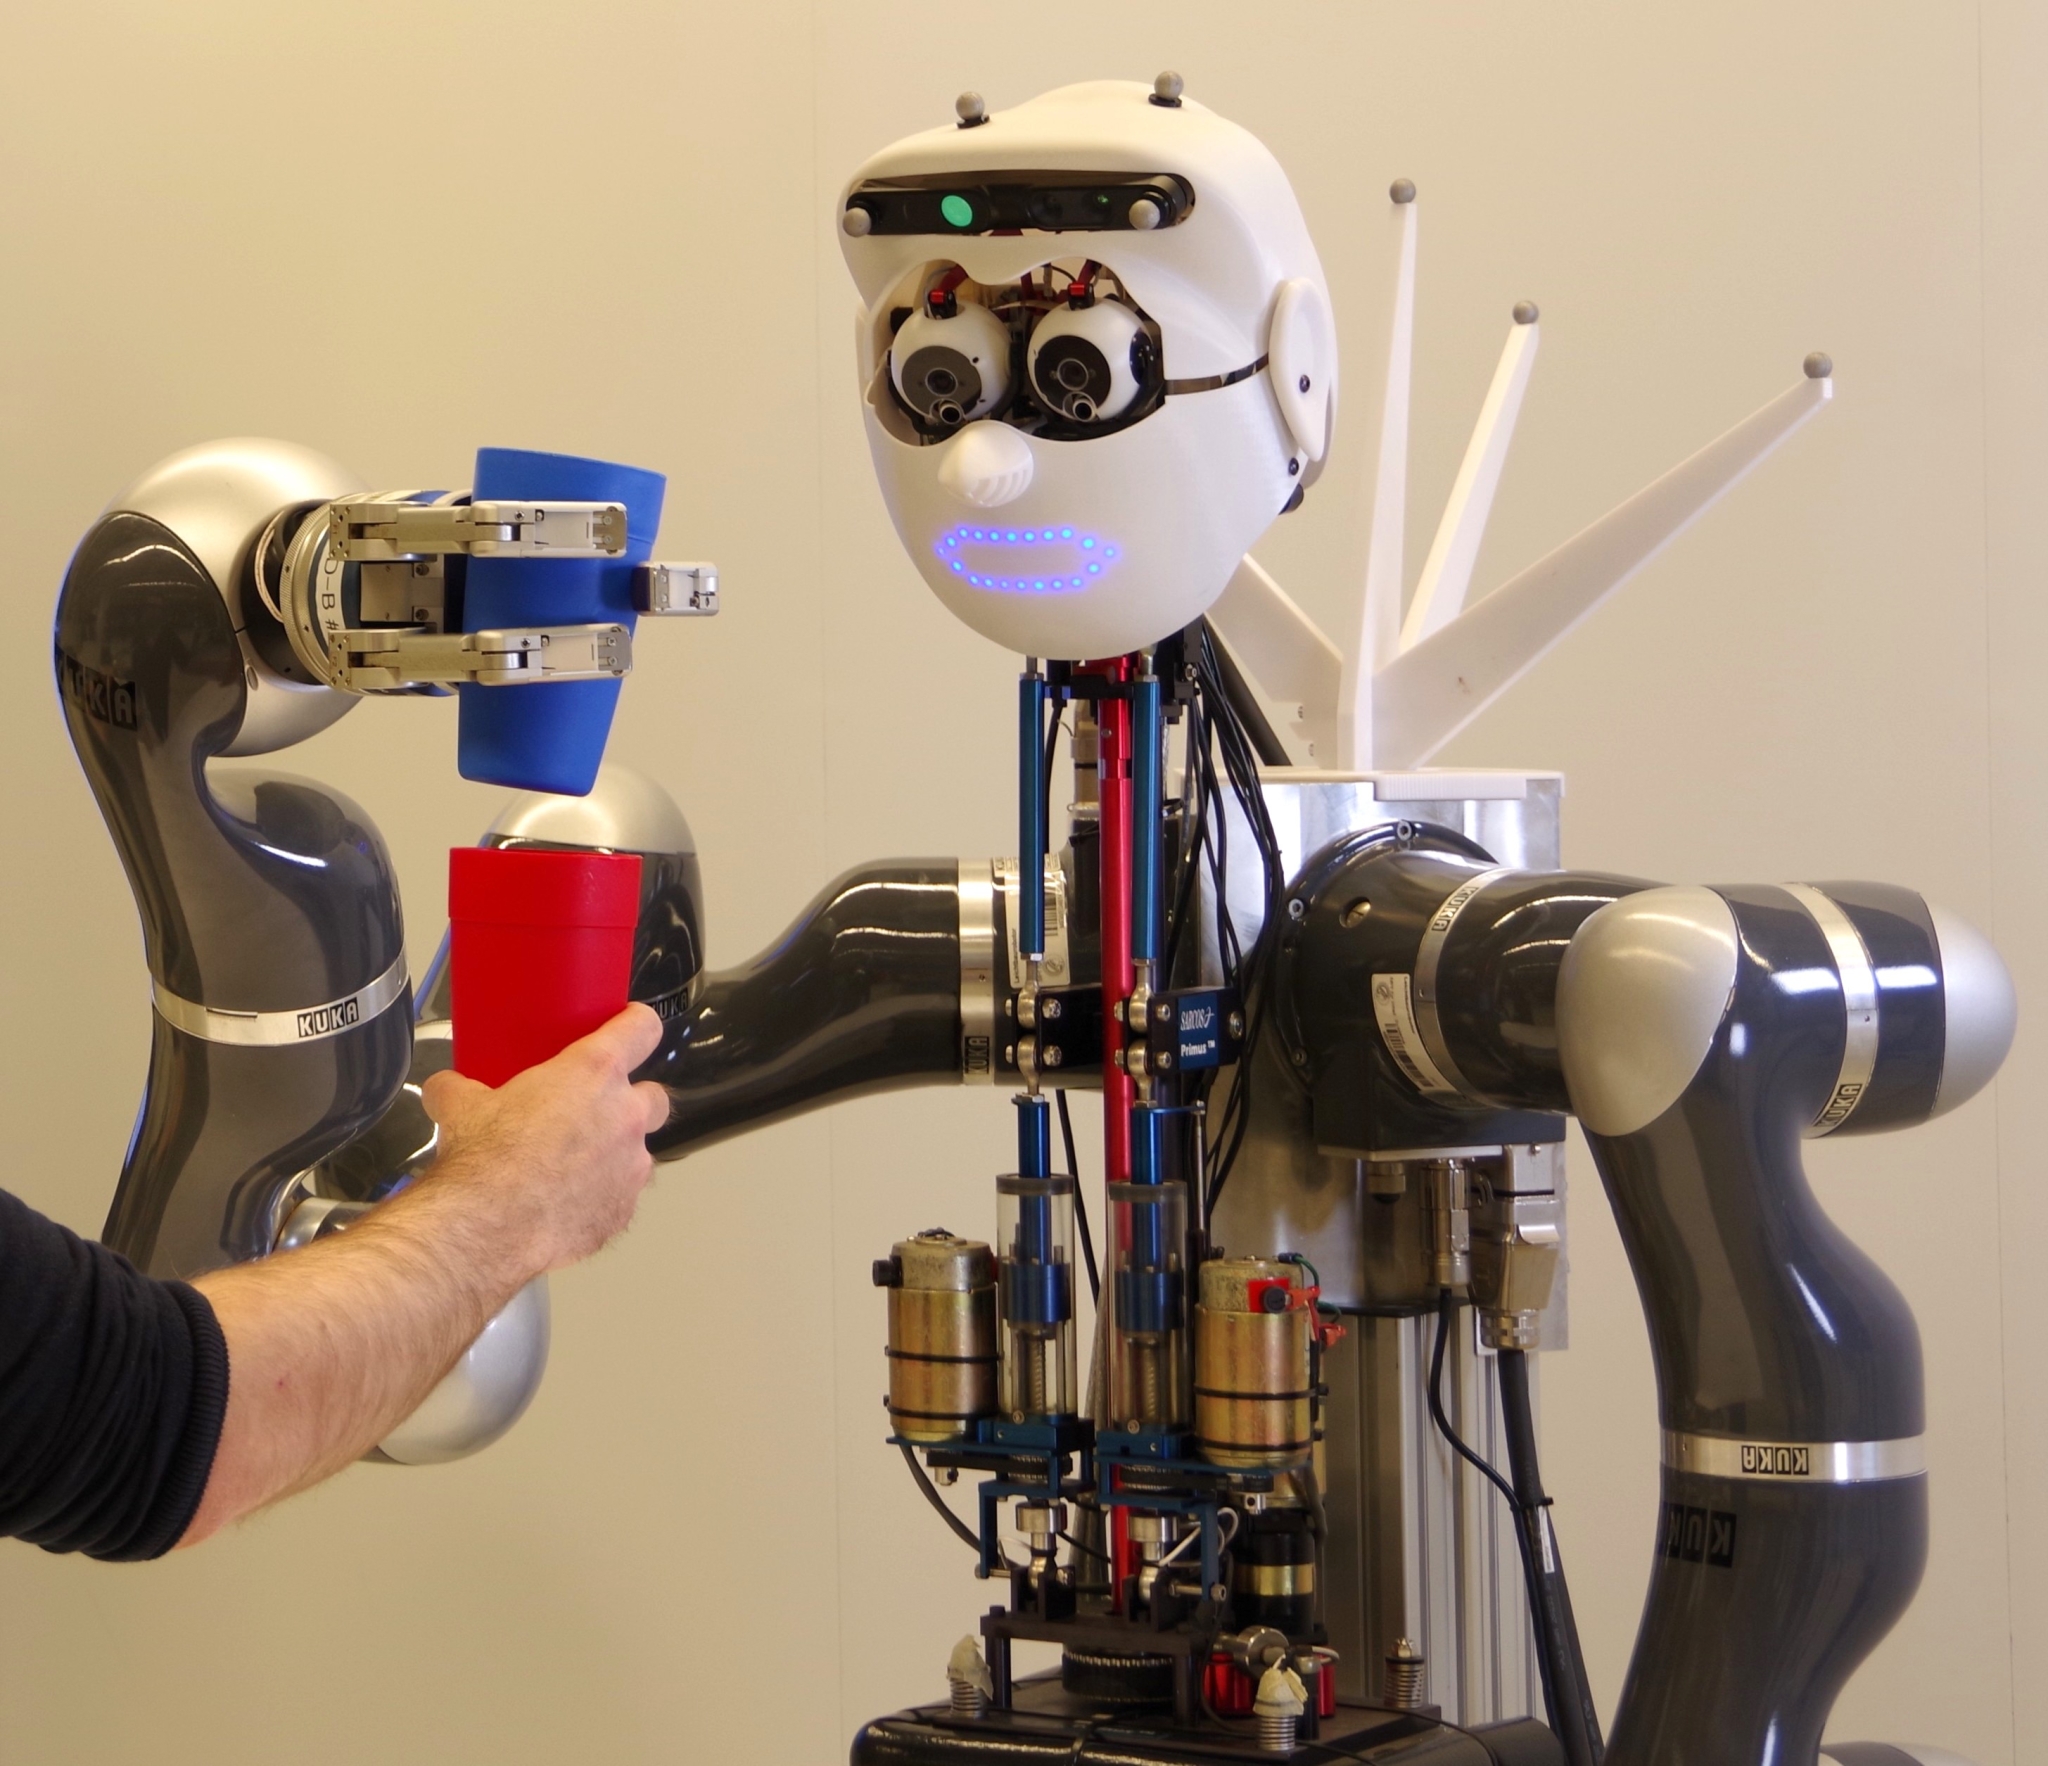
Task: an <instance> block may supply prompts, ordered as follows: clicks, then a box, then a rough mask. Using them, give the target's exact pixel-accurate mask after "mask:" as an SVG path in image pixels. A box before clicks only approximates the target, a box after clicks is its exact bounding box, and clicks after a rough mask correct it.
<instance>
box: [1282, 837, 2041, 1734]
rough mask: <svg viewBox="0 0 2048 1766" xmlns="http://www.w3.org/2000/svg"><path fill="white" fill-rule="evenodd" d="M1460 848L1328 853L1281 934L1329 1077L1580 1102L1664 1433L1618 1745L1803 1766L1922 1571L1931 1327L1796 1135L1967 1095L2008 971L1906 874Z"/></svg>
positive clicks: (1430, 1093)
mask: <svg viewBox="0 0 2048 1766" xmlns="http://www.w3.org/2000/svg"><path fill="white" fill-rule="evenodd" d="M1464 848H1465V843H1464V842H1463V841H1461V840H1459V839H1458V838H1457V837H1455V836H1451V835H1449V834H1447V833H1445V832H1444V831H1442V830H1434V829H1427V828H1415V829H1411V830H1410V831H1409V833H1408V834H1407V835H1406V836H1405V837H1403V836H1399V835H1396V836H1394V837H1391V838H1385V839H1381V840H1378V841H1371V842H1360V841H1353V842H1351V843H1349V850H1348V851H1347V850H1346V849H1345V847H1343V846H1340V847H1339V848H1338V849H1337V850H1336V851H1334V852H1332V853H1330V854H1327V855H1326V856H1325V859H1324V861H1323V864H1322V866H1321V876H1320V878H1319V879H1316V878H1311V881H1312V882H1314V883H1315V884H1316V886H1315V887H1314V888H1313V890H1312V891H1311V892H1310V893H1309V908H1308V912H1307V914H1306V916H1305V918H1304V921H1303V923H1302V927H1301V930H1300V931H1299V933H1298V935H1296V936H1295V937H1294V938H1293V940H1292V947H1293V948H1292V950H1291V953H1290V957H1291V972H1292V974H1293V975H1294V976H1295V977H1296V978H1297V985H1296V992H1297V994H1298V996H1299V999H1300V1011H1301V1029H1302V1036H1303V1046H1304V1047H1305V1048H1306V1049H1307V1050H1308V1051H1309V1056H1310V1062H1309V1064H1310V1069H1311V1072H1312V1074H1313V1075H1314V1077H1313V1078H1312V1081H1311V1088H1312V1090H1313V1091H1314V1094H1315V1096H1316V1097H1317V1099H1318V1100H1322V1099H1323V1098H1324V1097H1325V1096H1326V1095H1329V1094H1332V1093H1333V1092H1334V1091H1335V1089H1336V1088H1337V1087H1338V1086H1341V1085H1345V1084H1355V1083H1356V1082H1357V1080H1359V1079H1360V1078H1363V1079H1364V1081H1365V1083H1366V1085H1367V1086H1368V1087H1369V1088H1374V1089H1375V1090H1376V1092H1377V1093H1379V1094H1402V1093H1405V1097H1406V1100H1407V1101H1408V1102H1409V1104H1410V1106H1411V1108H1412V1109H1413V1110H1414V1111H1415V1112H1417V1123H1418V1124H1419V1123H1420V1122H1422V1121H1423V1120H1425V1119H1426V1118H1430V1117H1434V1116H1435V1114H1436V1113H1437V1112H1442V1113H1443V1117H1442V1119H1443V1120H1444V1121H1447V1122H1456V1121H1458V1120H1460V1119H1462V1120H1463V1121H1465V1122H1466V1123H1468V1124H1470V1125H1471V1126H1470V1127H1469V1128H1468V1129H1467V1130H1466V1135H1467V1138H1470V1139H1473V1140H1481V1141H1484V1140H1490V1139H1492V1138H1493V1137H1494V1135H1495V1133H1496V1132H1497V1126H1483V1124H1484V1120H1485V1117H1486V1116H1487V1115H1488V1114H1491V1113H1494V1112H1498V1111H1501V1110H1537V1111H1569V1112H1571V1113H1574V1114H1576V1115H1578V1116H1579V1118H1580V1120H1581V1122H1582V1124H1583V1125H1584V1127H1585V1129H1586V1131H1587V1136H1588V1140H1589V1142H1590V1144H1591V1146H1592V1150H1593V1156H1594V1160H1595V1163H1596V1164H1597V1166H1598V1167H1599V1170H1600V1174H1601V1178H1602V1181H1603V1183H1604V1184H1605V1186H1606V1190H1607V1194H1608V1197H1609V1200H1610V1202H1611V1204H1612V1205H1613V1207H1614V1210H1615V1214H1616V1218H1617V1220H1618V1222H1619V1224H1620V1227H1621V1232H1622V1238H1623V1242H1624V1244H1625V1246H1626V1249H1627V1252H1628V1256H1629V1260H1630V1264H1631V1266H1632V1268H1633V1270H1634V1272H1635V1277H1636V1282H1637V1286H1638V1289H1639V1291H1640V1293H1641V1296H1642V1301H1643V1308H1644V1313H1645V1316H1646V1318H1647V1320H1648V1323H1649V1326H1650V1337H1651V1344H1652V1350H1653V1354H1654V1358H1655V1363H1656V1369H1657V1381H1658V1393H1659V1413H1660V1421H1661V1423H1662V1426H1663V1468H1664V1471H1663V1476H1664V1511H1663V1520H1662V1526H1661V1530H1660V1534H1659V1538H1658V1543H1657V1560H1656V1564H1655V1568H1654V1571H1653V1574H1652V1580H1651V1586H1650V1593H1649V1598H1648V1603H1647V1606H1646V1609H1645V1612H1644V1616H1643V1621H1642V1627H1641V1631H1640V1634H1639V1636H1638V1639H1637V1645H1636V1652H1635V1656H1634V1660H1633V1663H1632V1665H1631V1668H1630V1672H1629V1676H1628V1681H1627V1684H1626V1686H1625V1687H1624V1690H1623V1693H1622V1698H1621V1704H1620V1709H1619V1712H1618V1715H1617V1718H1616V1722H1615V1728H1614V1735H1613V1738H1612V1742H1611V1745H1610V1747H1609V1750H1608V1755H1607V1757H1608V1759H1609V1760H1611V1761H1613V1762H1616V1763H1617V1766H1619V1763H1621V1762H1628V1763H1629V1766H1634V1763H1636V1762H1643V1763H1645V1766H1647V1763H1649V1762H1653V1761H1654V1762H1659V1763H1670V1762H1680V1763H1683V1766H1695V1763H1707V1762H1712V1763H1715V1766H1720V1763H1724V1762H1726V1763H1730V1766H1733V1763H1736V1762H1741V1763H1743V1766H1749V1763H1751V1762H1757V1761H1763V1760H1770V1759H1792V1760H1797V1759H1810V1758H1812V1757H1813V1755H1814V1751H1815V1750H1816V1749H1817V1748H1818V1746H1819V1743H1820V1737H1821V1730H1822V1727H1823V1725H1824V1723H1825V1721H1826V1718H1827V1715H1828V1712H1829V1709H1830V1708H1831V1706H1832V1705H1833V1702H1834V1699H1835V1697H1836V1695H1837V1694H1838V1693H1839V1691H1840V1690H1841V1687H1842V1685H1843V1684H1844V1682H1845V1681H1846V1680H1847V1678H1848V1676H1849V1674H1850V1673H1851V1671H1852V1670H1853V1669H1854V1668H1855V1666H1856V1665H1857V1663H1858V1662H1860V1661H1861V1660H1862V1659H1863V1658H1864V1656H1866V1655H1867V1654H1868V1653H1869V1651H1870V1650H1871V1649H1872V1648H1873V1647H1874V1646H1875V1644H1876V1643H1877V1641H1878V1640H1879V1639H1880V1638H1881V1637H1882V1636H1883V1635H1884V1634H1885V1633H1886V1632H1887V1631H1888V1630H1889V1629H1890V1628H1891V1626H1892V1624H1893V1622H1894V1621H1895V1620H1896V1619H1897V1617H1898V1616H1899V1614H1900V1613H1901V1612H1902V1611H1903V1610H1904V1608H1905V1606H1906V1604H1907V1602H1908V1601H1909V1600H1910V1599H1911V1596H1912V1594H1913V1591H1914V1589H1915V1587H1916V1586H1917V1585H1918V1582H1919V1579H1920V1573H1921V1569H1922V1566H1923V1563H1924V1560H1925V1556H1926V1549H1927V1506H1926V1505H1927V1497H1926V1479H1925V1476H1924V1473H1925V1470H1926V1459H1925V1454H1924V1449H1923V1443H1922V1431H1923V1429H1924V1411H1923V1401H1922V1391H1921V1364H1920V1344H1919V1337H1918V1333H1917V1331H1916V1329H1915V1327H1914V1323H1913V1318H1912V1315H1911V1313H1910V1311H1909V1310H1908V1309H1907V1306H1906V1303H1905V1301H1904V1300H1903V1299H1902V1298H1901V1297H1900V1295H1899V1293H1898V1291H1897V1290H1896V1288H1894V1287H1893V1285H1892V1284H1891V1282H1890V1281H1889V1280H1888V1279H1887V1278H1886V1277H1885V1276H1884V1274H1883V1273H1882V1272H1881V1271H1880V1270H1879V1269H1878V1268H1877V1267H1876V1265H1874V1264H1873V1263H1872V1262H1871V1261H1870V1259H1869V1258H1868V1257H1866V1256H1865V1255H1864V1254H1863V1253H1862V1252H1861V1251H1859V1250H1858V1249H1857V1248H1856V1247H1855V1246H1854V1245H1853V1244H1852V1243H1851V1242H1850V1241H1849V1240H1848V1239H1847V1238H1846V1237H1845V1236H1844V1235H1843V1234H1842V1232H1841V1231H1840V1229H1839V1228H1838V1227H1836V1226H1835V1225H1834V1224H1833V1223H1832V1222H1831V1221H1830V1220H1829V1219H1828V1218H1827V1216H1826V1215H1825V1214H1824V1213H1823V1212H1822V1210H1821V1208H1820V1206H1819V1204H1818V1202H1817V1201H1816V1200H1815V1198H1814V1196H1813V1193H1812V1190H1811V1188H1810V1186H1809V1185H1808V1182H1807V1180H1806V1176H1805V1173H1804V1171H1803V1169H1802V1166H1801V1160H1800V1146H1801V1142H1802V1140H1804V1139H1808V1138H1813V1137H1817V1136H1821V1135H1827V1134H1835V1133H1843V1134H1856V1133H1869V1132H1876V1131H1880V1130H1884V1129H1890V1128H1902V1127H1908V1126H1911V1125H1913V1124H1915V1123H1918V1122H1923V1121H1926V1120H1928V1119H1929V1118H1930V1117H1932V1116H1935V1115H1939V1114H1941V1113H1942V1112H1943V1111H1946V1110H1948V1109H1952V1108H1954V1107H1955V1106H1956V1105H1957V1104H1959V1103H1961V1102H1963V1101H1964V1100H1965V1099H1967V1098H1969V1097H1971V1096H1973V1095H1974V1094H1975V1093H1976V1092H1977V1091H1978V1090H1980V1089H1981V1088H1982V1087H1983V1086H1984V1085H1985V1084H1987V1083H1988V1082H1989V1080H1990V1079H1991V1077H1992V1076H1993V1074H1995V1072H1996V1071H1997V1069H1998V1066H1999V1064H2000V1062H2001V1061H2002V1060H2003V1058H2004V1055H2005V1052H2006V1049H2007V1047H2008V1046H2009V1044H2010V1042H2011V1039H2012V1034H2013V1029H2014V1021H2015V1007H2014V998H2013V992H2012V987H2011V983H2010V981H2009V979H2008V978H2007V976H2006V972H2005V970H2004V967H2003V965H2002V964H2001V963H2000V962H1999V960H1998V957H1997V955H1996V953H1995V952H1993V951H1992V950H1991V948H1990V946H1989V945H1988V944H1987V943H1985V941H1984V940H1983V939H1982V938H1981V937H1980V936H1979V935H1978V934H1976V933H1975V932H1974V931H1972V930H1971V929H1970V928H1969V927H1967V926H1966V925H1964V924H1963V923H1962V922H1961V921H1959V920H1957V919H1956V918H1954V917H1953V916H1952V915H1949V914H1947V913H1945V912H1943V911H1942V910H1940V909H1936V908H1930V907H1929V906H1928V905H1927V904H1926V903H1924V902H1923V901H1922V900H1921V899H1920V898H1919V897H1918V896H1916V895H1914V894H1912V893H1911V892H1909V891H1907V890H1903V889H1898V888H1893V887H1890V886H1886V885H1880V884H1868V883H1830V884H1824V885H1820V886H1808V885H1787V886H1785V887H1781V888H1756V887H1743V888H1720V889H1706V888H1658V887H1652V886H1649V885H1645V884H1639V883H1633V882H1629V881H1626V880H1623V879H1616V878H1604V877H1597V876H1587V875H1575V874H1571V873H1553V874H1549V875H1539V874H1532V873H1527V872H1517V871H1513V870H1507V869H1498V868H1493V867H1490V866H1487V865H1486V864H1485V863H1484V860H1483V859H1482V858H1477V857H1472V856H1469V855H1468V853H1467V852H1466V851H1465V850H1464ZM1311 869H1312V870H1314V869H1315V867H1311ZM1361 907H1362V909H1363V911H1361ZM1368 1000H1369V1001H1370V1002H1371V1004H1370V1006H1366V1005H1364V1004H1363V1003H1362V1002H1365V1001H1368ZM1368 1017H1370V1019H1371V1022H1370V1024H1368V1023H1367V1022H1366V1019H1367V1018H1368ZM1331 1102H1332V1104H1333V1105H1334V1102H1335V1099H1334V1096H1332V1099H1331ZM1330 1113H1331V1112H1330V1110H1329V1109H1328V1108H1326V1109H1325V1110H1324V1112H1323V1115H1324V1118H1325V1119H1326V1120H1327V1119H1328V1118H1329V1117H1330ZM1681 1665H1682V1667H1681Z"/></svg>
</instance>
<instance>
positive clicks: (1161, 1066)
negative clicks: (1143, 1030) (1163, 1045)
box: [1152, 1049, 1173, 1073]
mask: <svg viewBox="0 0 2048 1766" xmlns="http://www.w3.org/2000/svg"><path fill="white" fill-rule="evenodd" d="M1152 1067H1153V1070H1154V1071H1155V1072H1158V1073H1171V1072H1172V1071H1173V1050H1171V1049H1161V1050H1160V1051H1159V1053H1158V1054H1156V1055H1154V1056H1153V1057H1152Z"/></svg>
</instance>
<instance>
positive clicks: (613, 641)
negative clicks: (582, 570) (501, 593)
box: [330, 625, 633, 693]
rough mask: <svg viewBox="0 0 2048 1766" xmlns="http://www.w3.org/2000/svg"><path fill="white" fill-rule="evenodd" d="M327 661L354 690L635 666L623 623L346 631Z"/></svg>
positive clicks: (508, 682) (504, 681) (617, 672)
mask: <svg viewBox="0 0 2048 1766" xmlns="http://www.w3.org/2000/svg"><path fill="white" fill-rule="evenodd" d="M330 665H331V667H332V668H333V669H334V670H335V671H336V673H337V674H338V675H339V676H340V677H341V680H342V682H343V683H344V684H345V685H346V686H347V687H348V688H349V689H350V690H352V691H354V692H358V693H388V692H393V691H396V690H398V689H400V688H403V687H408V686H413V685H417V684H422V683H431V682H444V681H445V682H453V683H457V684H461V683H465V682H472V681H473V682H475V683H476V684H477V685H478V686H483V687H511V686H519V685H523V684H526V683H531V682H538V681H589V680H617V679H618V678H619V677H620V676H622V675H624V674H625V673H626V672H627V671H628V670H629V669H631V668H632V666H633V637H632V634H631V633H630V632H628V631H627V630H626V628H625V627H624V626H622V625H561V626H524V627H521V628H519V629H517V630H512V631H483V632H435V631H428V630H426V629H424V628H422V627H414V628H411V629H409V630H385V631H349V630H343V631H340V632H337V633H336V634H335V635H334V644H333V649H332V651H331V652H330Z"/></svg>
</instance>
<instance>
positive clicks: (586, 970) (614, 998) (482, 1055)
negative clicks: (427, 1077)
mask: <svg viewBox="0 0 2048 1766" xmlns="http://www.w3.org/2000/svg"><path fill="white" fill-rule="evenodd" d="M639 921H640V859H639V857H638V855H637V854H634V853H612V852H536V851H530V850H527V849H524V848H517V847H513V848H507V847H488V846H458V847H456V848H455V849H454V850H453V851H452V852H450V853H449V855H448V938H449V952H448V969H449V986H450V990H451V1000H452V1009H453V1016H454V1020H455V1070H456V1072H458V1073H462V1074H465V1075H467V1076H468V1077H469V1078H471V1079H474V1080H478V1081H480V1082H481V1083H482V1084H484V1085H491V1086H498V1085H503V1084H504V1083H505V1081H506V1080H508V1079H510V1078H512V1077H513V1076H514V1075H515V1074H518V1073H523V1072H525V1071H526V1069H527V1068H529V1067H533V1066H538V1065H539V1064H540V1063H541V1062H542V1061H545V1060H548V1059H549V1058H550V1057H552V1056H554V1055H558V1054H560V1053H561V1052H562V1050H563V1049H565V1048H567V1047H568V1046H569V1044H570V1043H572V1042H574V1041H576V1040H577V1039H578V1038H579V1037H583V1036H588V1035H589V1034H590V1033H591V1031H593V1030H595V1029H597V1028H598V1026H599V1025H601V1024H603V1023H605V1022H607V1021H608V1020H610V1019H612V1018H615V1017H617V1016H618V1014H619V1013H620V1012H622V1011H624V1010H625V1009H626V990H627V987H628V985H629V984H630V982H631V980H632V974H633V934H634V931H635V929H636V927H637V926H638V925H639Z"/></svg>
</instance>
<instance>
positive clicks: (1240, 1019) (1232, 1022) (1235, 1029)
mask: <svg viewBox="0 0 2048 1766" xmlns="http://www.w3.org/2000/svg"><path fill="white" fill-rule="evenodd" d="M1224 1023H1226V1024H1227V1025H1229V1026H1230V1034H1231V1035H1232V1036H1243V1035H1244V1014H1243V1013H1242V1012H1232V1013H1231V1014H1230V1016H1229V1017H1228V1018H1226V1019H1224Z"/></svg>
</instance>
